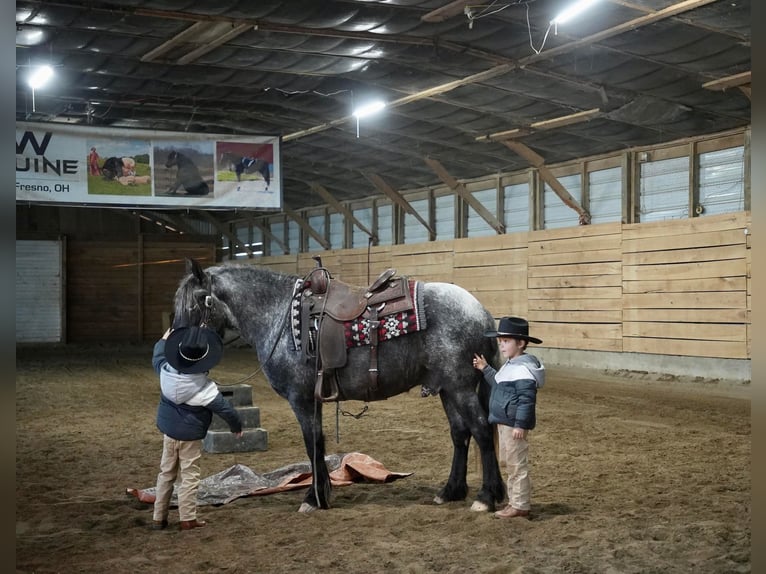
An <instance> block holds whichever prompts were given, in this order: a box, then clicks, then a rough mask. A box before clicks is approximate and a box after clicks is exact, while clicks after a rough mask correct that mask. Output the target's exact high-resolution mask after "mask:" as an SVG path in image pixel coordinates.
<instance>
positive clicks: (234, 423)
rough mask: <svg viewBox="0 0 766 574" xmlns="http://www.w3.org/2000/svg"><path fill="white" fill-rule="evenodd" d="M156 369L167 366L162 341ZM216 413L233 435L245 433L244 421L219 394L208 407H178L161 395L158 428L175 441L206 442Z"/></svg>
mask: <svg viewBox="0 0 766 574" xmlns="http://www.w3.org/2000/svg"><path fill="white" fill-rule="evenodd" d="M152 362H153V365H154V368H155V370H157V371H159V370H161V369H162V366H163V365H164V364H165V363H166V362H167V361H166V359H165V341H164V340H162V339H161V340H160V341H158V342H157V344H155V346H154V357H153V360H152ZM213 413H216V414H217V415H218V416H220V417H221V418H222V419H223V420H225V421H226V422H227V423H228V425H229V429H230V430H231V432H233V433H238V432H240V431H241V430H242V419H240V417H239V413H238V412H237V411H236V410H235V409H234V407H233V406H232V405H231V403H230V402H229V401H227V400H226V399H225V398H224V396H223V395H222V394H221V393H220V392H218V393H217V394H216V395H215V398H214V399H213V400H212V401H211V402H209V403H207V404H206V405H205V406H192V405H188V404H184V403H181V404H176V403H174V402H172V401H171V400H169V399H168V398H167V397H166V396H165V395H164V394H162V393H160V404H159V407H157V428H158V429H160V431H162V433H164V434H166V435H167V436H169V437H170V438H173V439H176V440H201V439H203V438H205V435H206V434H207V430H208V428H210V423H211V422H212V420H213Z"/></svg>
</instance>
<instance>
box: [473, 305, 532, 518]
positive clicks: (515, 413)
mask: <svg viewBox="0 0 766 574" xmlns="http://www.w3.org/2000/svg"><path fill="white" fill-rule="evenodd" d="M484 336H485V337H497V343H498V346H499V347H500V354H501V355H502V356H503V357H505V358H506V359H507V360H506V362H505V364H503V366H502V367H500V370H499V371H495V369H494V368H493V367H492V366H490V365H489V364H488V363H487V360H486V359H485V358H484V356H483V355H474V358H473V366H474V367H475V368H477V369H479V370H480V371H481V372H482V373H483V374H484V380H485V381H486V382H487V383H488V384H490V385H492V393H491V395H490V399H489V422H490V423H492V424H497V425H498V427H497V429H498V434H499V437H500V453H501V456H502V457H505V468H506V470H507V471H508V505H507V506H506V507H505V508H504V509H502V510H499V511H497V512H495V517H497V518H513V517H515V516H525V517H528V516H529V510H530V507H531V504H530V497H531V490H532V482H531V480H530V478H529V460H528V453H529V443H528V442H527V434H528V432H529V431H530V430H532V429H533V428H535V402H536V399H537V389H538V388H540V387H542V386H543V385H544V384H545V367H544V366H543V365H542V363H541V362H540V361H539V360H538V359H537V357H535V356H534V355H530V354H529V353H527V352H526V349H527V344H528V343H537V344H540V343H542V341H541V340H540V339H538V338H536V337H530V336H529V324H528V323H527V321H526V320H525V319H522V318H520V317H503V318H502V319H500V323H499V325H498V328H497V331H487V332H486V333H484Z"/></svg>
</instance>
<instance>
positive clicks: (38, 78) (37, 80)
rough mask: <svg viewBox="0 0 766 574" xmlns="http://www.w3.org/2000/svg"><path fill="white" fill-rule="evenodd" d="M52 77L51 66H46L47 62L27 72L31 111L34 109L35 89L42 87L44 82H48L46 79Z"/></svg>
mask: <svg viewBox="0 0 766 574" xmlns="http://www.w3.org/2000/svg"><path fill="white" fill-rule="evenodd" d="M52 77H53V68H51V67H50V66H48V65H47V64H45V65H43V66H38V67H37V68H35V69H34V70H32V73H31V74H29V77H28V78H27V83H28V84H29V87H30V88H32V111H33V112H34V111H36V108H35V90H36V89H38V88H42V87H43V86H44V85H45V84H47V83H48V80H50V79H51V78H52Z"/></svg>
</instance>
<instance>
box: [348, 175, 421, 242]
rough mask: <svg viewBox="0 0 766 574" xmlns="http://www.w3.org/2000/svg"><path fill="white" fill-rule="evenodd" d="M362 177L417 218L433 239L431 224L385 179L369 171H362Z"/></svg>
mask: <svg viewBox="0 0 766 574" xmlns="http://www.w3.org/2000/svg"><path fill="white" fill-rule="evenodd" d="M362 173H363V175H364V177H366V178H367V179H369V180H370V182H371V183H372V184H373V185H374V186H375V187H377V188H378V189H379V190H380V191H381V192H383V194H384V195H386V197H388V198H389V199H390V200H391V201H393V202H394V203H396V204H397V205H398V206H399V207H401V208H402V209H403V210H404V211H406V212H407V213H409V214H410V215H412V216H413V217H414V218H415V219H417V220H418V221H419V222H420V223H421V224H422V225H423V227H425V228H426V229H427V230H428V234H429V237H430V241H433V240H435V239H436V232H435V231H434V230H433V229H431V226H430V225H428V222H427V221H425V220H424V219H423V218H422V217H421V216H420V214H419V213H418V212H417V211H415V208H414V207H412V206H411V205H410V204H409V202H408V201H407V200H406V199H404V197H402V195H401V194H400V193H399V192H397V191H396V190H394V188H392V187H391V186H390V185H388V183H386V181H385V180H384V179H383V178H382V177H380V176H379V175H378V174H376V173H369V172H362Z"/></svg>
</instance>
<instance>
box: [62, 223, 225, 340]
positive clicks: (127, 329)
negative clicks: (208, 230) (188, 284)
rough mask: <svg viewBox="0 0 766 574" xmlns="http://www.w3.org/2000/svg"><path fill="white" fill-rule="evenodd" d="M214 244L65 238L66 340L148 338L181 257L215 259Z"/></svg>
mask: <svg viewBox="0 0 766 574" xmlns="http://www.w3.org/2000/svg"><path fill="white" fill-rule="evenodd" d="M215 249H216V245H215V243H214V242H204V241H200V242H196V241H185V242H177V241H168V240H164V239H144V238H143V236H140V237H139V238H138V239H137V240H136V241H87V240H74V239H73V240H69V241H67V253H66V277H67V280H66V305H67V313H66V317H67V322H66V329H67V340H68V341H69V342H72V343H80V342H106V341H118V342H119V341H142V340H152V339H155V338H158V337H159V336H160V335H162V329H163V325H162V315H163V313H172V311H173V296H174V294H175V291H176V288H177V286H178V283H179V282H180V280H181V279H182V277H183V276H184V274H185V272H186V262H185V258H186V257H192V258H195V259H197V260H199V261H200V262H201V263H202V264H203V265H211V264H212V263H213V262H214V261H215Z"/></svg>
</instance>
